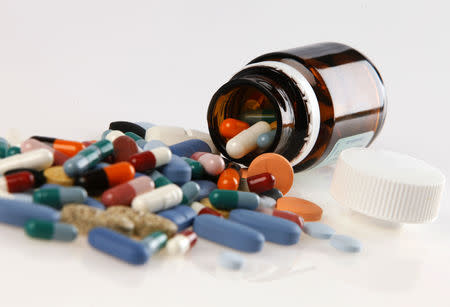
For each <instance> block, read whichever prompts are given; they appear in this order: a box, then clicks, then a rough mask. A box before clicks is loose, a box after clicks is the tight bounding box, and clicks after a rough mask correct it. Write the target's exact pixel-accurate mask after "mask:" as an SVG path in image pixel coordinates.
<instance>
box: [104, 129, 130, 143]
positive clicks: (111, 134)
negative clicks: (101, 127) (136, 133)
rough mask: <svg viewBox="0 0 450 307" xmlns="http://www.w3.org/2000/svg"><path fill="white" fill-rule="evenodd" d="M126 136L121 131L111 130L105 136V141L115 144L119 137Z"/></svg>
mask: <svg viewBox="0 0 450 307" xmlns="http://www.w3.org/2000/svg"><path fill="white" fill-rule="evenodd" d="M122 135H125V134H124V133H123V132H122V131H120V130H111V131H110V132H108V133H107V134H106V135H105V140H108V141H110V142H111V143H112V142H114V141H115V140H116V139H117V138H118V137H119V136H122Z"/></svg>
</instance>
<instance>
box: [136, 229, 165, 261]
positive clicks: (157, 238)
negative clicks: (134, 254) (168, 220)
mask: <svg viewBox="0 0 450 307" xmlns="http://www.w3.org/2000/svg"><path fill="white" fill-rule="evenodd" d="M168 239H169V238H168V237H167V235H166V234H165V233H164V232H161V231H156V232H154V233H152V234H150V235H149V236H147V237H145V238H144V239H143V240H142V241H141V243H142V244H143V245H144V246H145V247H147V248H148V251H149V253H150V256H151V255H153V254H154V253H156V252H157V251H159V250H161V249H162V248H163V247H164V246H166V243H167V240H168Z"/></svg>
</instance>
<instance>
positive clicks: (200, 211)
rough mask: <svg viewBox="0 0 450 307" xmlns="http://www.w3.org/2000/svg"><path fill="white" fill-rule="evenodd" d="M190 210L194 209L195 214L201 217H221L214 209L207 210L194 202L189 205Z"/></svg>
mask: <svg viewBox="0 0 450 307" xmlns="http://www.w3.org/2000/svg"><path fill="white" fill-rule="evenodd" d="M191 208H192V209H194V211H195V212H197V215H202V214H211V215H215V216H218V217H223V215H222V214H220V212H217V211H216V210H214V209H211V208H208V207H206V206H205V205H203V204H202V203H199V202H196V201H194V202H193V203H192V204H191Z"/></svg>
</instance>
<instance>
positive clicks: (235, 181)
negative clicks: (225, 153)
mask: <svg viewBox="0 0 450 307" xmlns="http://www.w3.org/2000/svg"><path fill="white" fill-rule="evenodd" d="M240 170H241V167H240V166H239V165H238V164H237V163H233V162H230V163H228V165H227V168H226V169H225V170H224V171H223V172H222V173H221V174H220V176H219V179H218V180H217V188H219V189H221V190H234V191H237V190H238V188H239V183H240V180H241V174H240Z"/></svg>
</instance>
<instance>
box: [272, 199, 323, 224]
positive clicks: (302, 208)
mask: <svg viewBox="0 0 450 307" xmlns="http://www.w3.org/2000/svg"><path fill="white" fill-rule="evenodd" d="M276 208H277V209H278V210H283V211H290V212H292V213H295V214H297V215H299V216H301V217H302V218H303V219H304V220H305V222H314V221H319V220H320V219H321V218H322V212H323V211H322V208H320V207H319V206H317V205H316V204H315V203H313V202H310V201H309V200H306V199H301V198H297V197H281V198H278V200H277V205H276Z"/></svg>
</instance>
